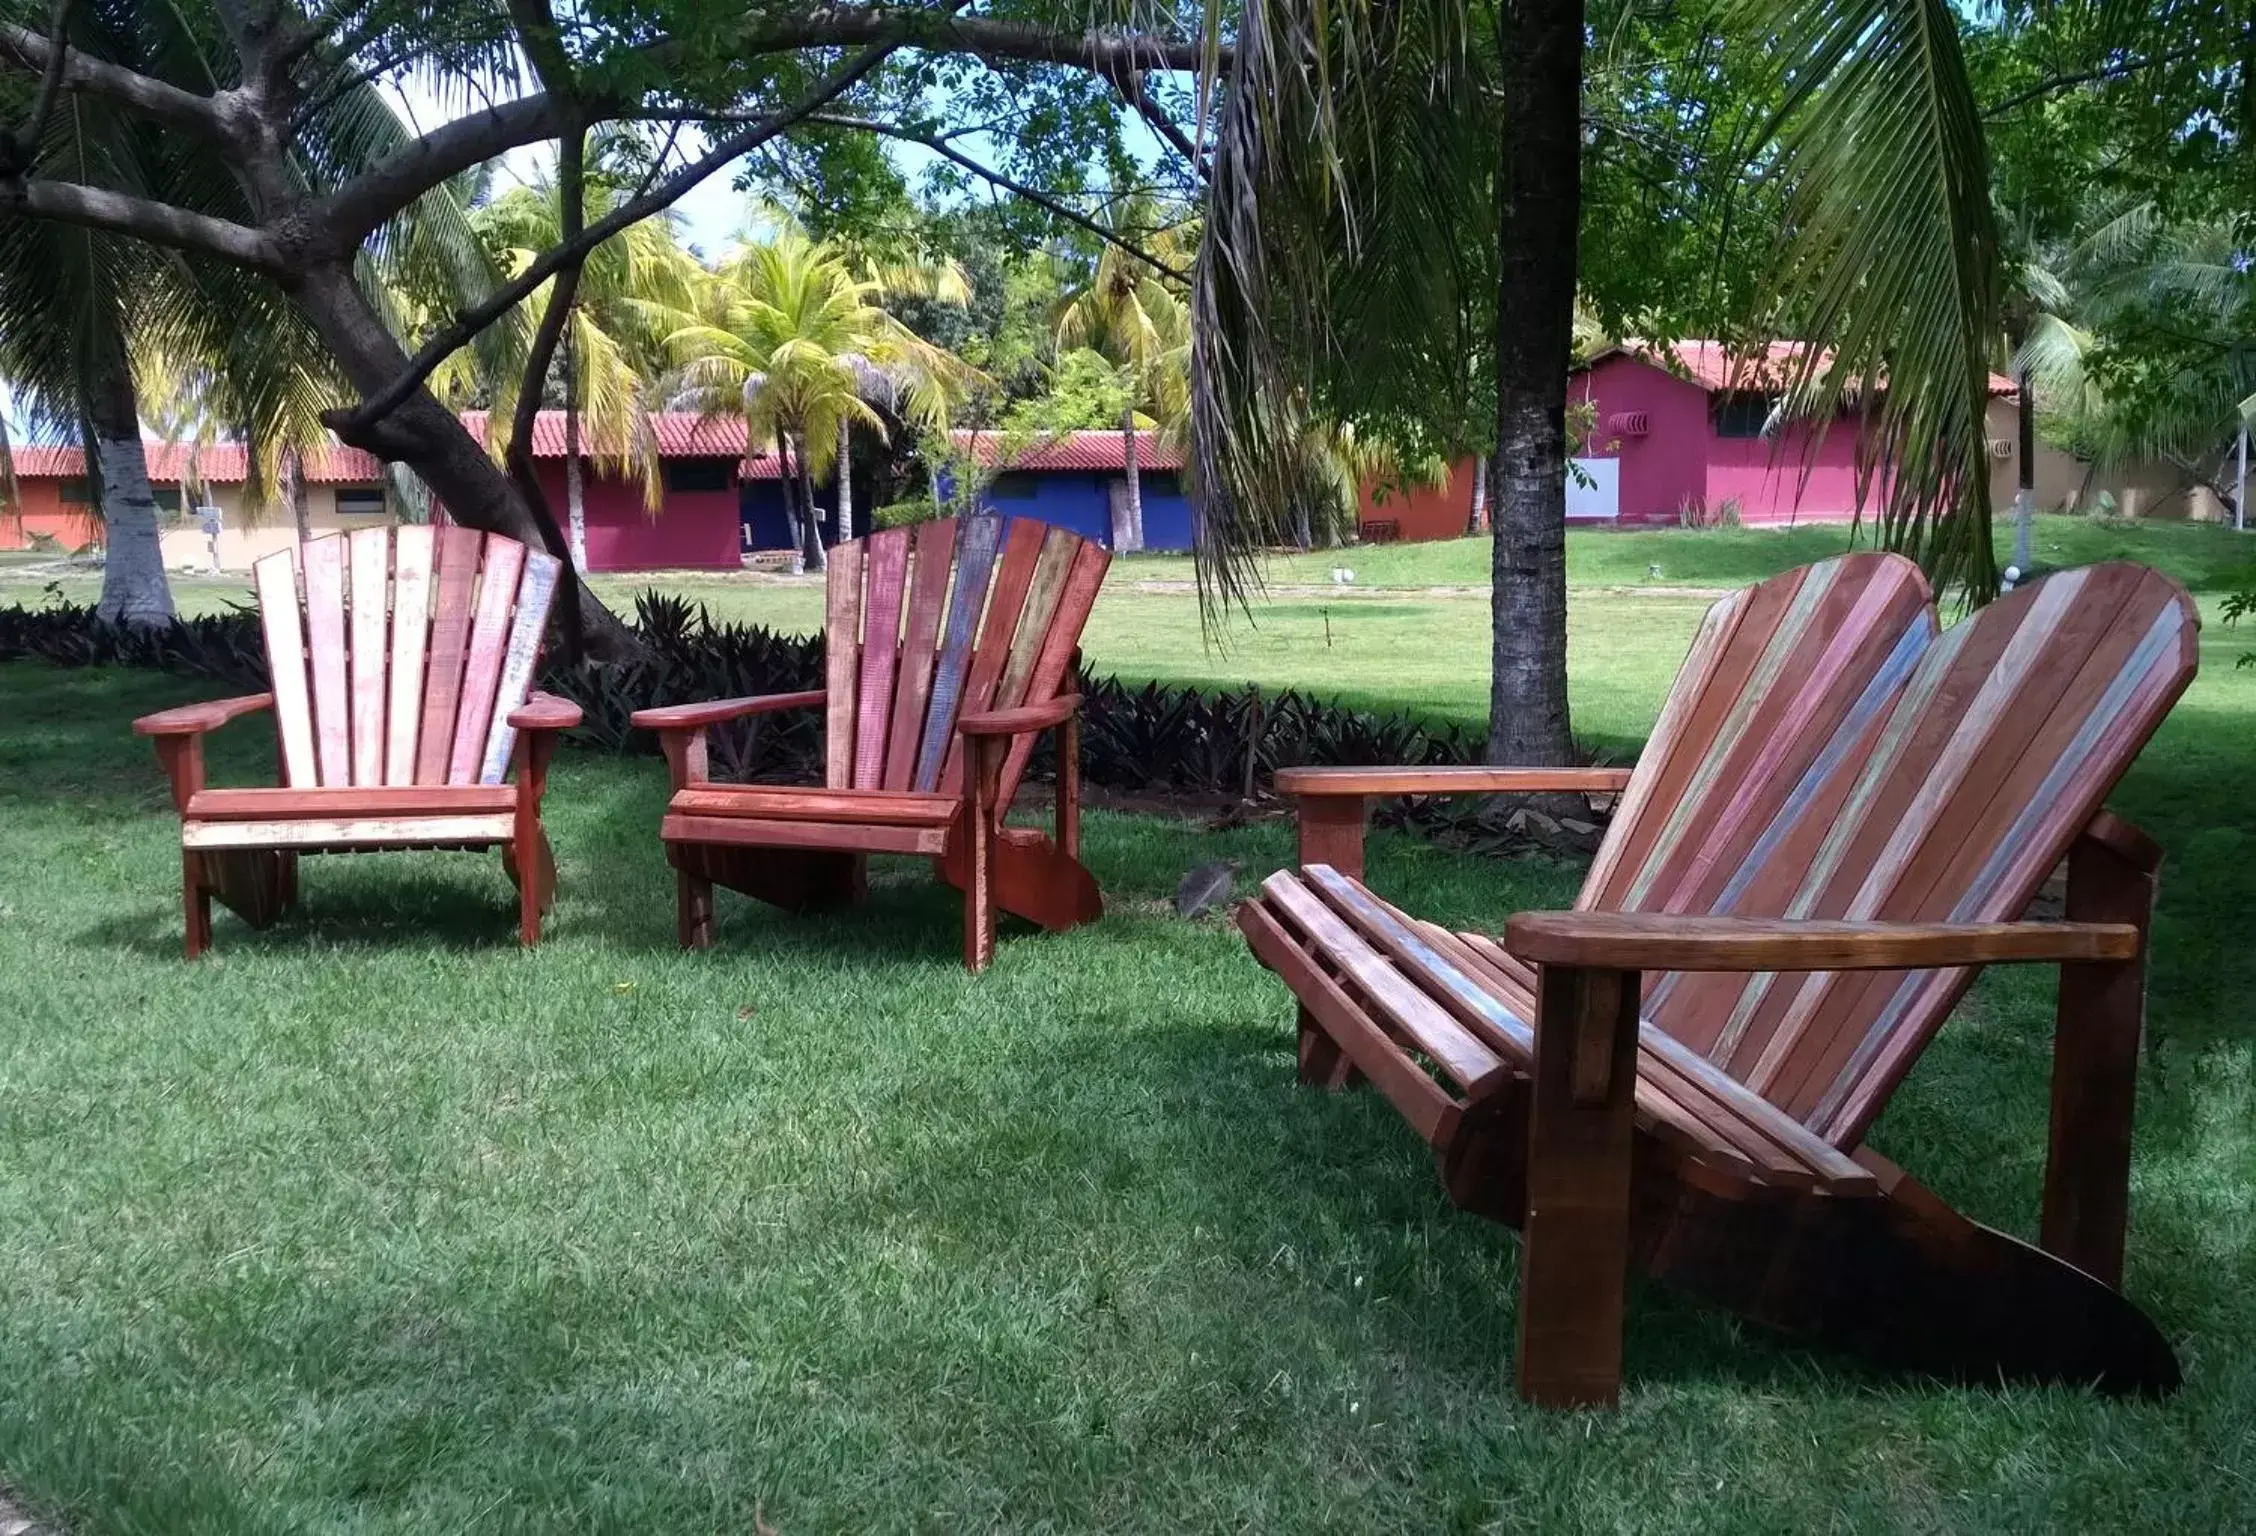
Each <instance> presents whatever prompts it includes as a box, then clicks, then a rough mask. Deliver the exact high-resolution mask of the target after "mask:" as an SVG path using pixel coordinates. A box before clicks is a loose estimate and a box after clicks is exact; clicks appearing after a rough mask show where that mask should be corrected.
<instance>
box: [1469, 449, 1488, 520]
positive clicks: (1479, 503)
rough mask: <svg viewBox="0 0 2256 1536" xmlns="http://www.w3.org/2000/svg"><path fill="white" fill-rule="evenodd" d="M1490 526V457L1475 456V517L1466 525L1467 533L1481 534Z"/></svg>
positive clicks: (1482, 454)
mask: <svg viewBox="0 0 2256 1536" xmlns="http://www.w3.org/2000/svg"><path fill="white" fill-rule="evenodd" d="M1487 526H1488V455H1487V454H1485V453H1481V454H1475V455H1474V456H1473V516H1472V520H1471V521H1470V522H1468V523H1467V524H1466V525H1465V531H1466V532H1467V533H1479V532H1480V531H1481V530H1482V529H1483V528H1486V527H1487Z"/></svg>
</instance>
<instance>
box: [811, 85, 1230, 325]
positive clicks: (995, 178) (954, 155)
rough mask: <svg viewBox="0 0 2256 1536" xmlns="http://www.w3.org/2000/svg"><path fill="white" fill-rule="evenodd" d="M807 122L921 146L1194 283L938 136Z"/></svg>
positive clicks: (820, 119) (857, 122)
mask: <svg viewBox="0 0 2256 1536" xmlns="http://www.w3.org/2000/svg"><path fill="white" fill-rule="evenodd" d="M807 121H809V122H811V123H820V124H822V125H824V126H825V127H830V128H852V129H858V130H859V131H861V132H863V133H874V134H877V135H878V136H879V137H881V138H887V139H899V140H900V141H901V142H902V143H904V144H921V145H923V146H924V147H925V148H926V149H929V150H931V151H932V152H933V153H934V154H936V155H938V156H940V157H941V158H942V159H943V160H949V161H953V162H954V163H955V164H957V165H960V166H962V167H963V168H964V169H965V170H967V171H969V172H971V173H972V175H974V176H977V177H979V178H980V179H981V180H983V181H987V182H992V183H993V184H994V185H996V186H998V187H1001V188H1002V189H1003V190H1004V191H1005V192H1009V193H1012V194H1014V195H1015V196H1018V197H1023V198H1025V199H1026V200H1027V201H1028V202H1030V203H1032V204H1034V205H1035V206H1036V207H1038V208H1043V209H1046V210H1048V211H1049V212H1050V213H1052V214H1054V215H1056V216H1057V217H1058V218H1061V219H1064V220H1065V221H1066V222H1067V223H1069V224H1072V225H1073V226H1075V227H1076V228H1078V229H1083V230H1086V231H1087V232H1088V233H1090V234H1092V235H1095V236H1096V237H1097V238H1098V239H1099V240H1102V241H1103V242H1104V243H1105V244H1107V245H1109V246H1112V247H1114V248H1115V249H1117V250H1119V251H1120V252H1121V253H1122V254H1124V255H1128V256H1133V257H1134V258H1135V259H1136V260H1138V261H1140V262H1142V263H1143V264H1144V265H1145V266H1147V267H1149V268H1151V269H1152V270H1153V271H1154V272H1157V273H1158V274H1159V275H1160V276H1161V277H1164V278H1169V279H1171V280H1173V281H1175V282H1178V283H1187V282H1189V281H1190V280H1191V274H1190V273H1188V272H1186V271H1184V270H1183V269H1182V268H1181V267H1174V266H1169V265H1168V264H1167V263H1166V262H1164V261H1161V260H1160V259H1159V258H1158V257H1156V256H1154V255H1152V254H1151V253H1150V252H1148V251H1143V250H1139V249H1137V248H1136V247H1135V246H1133V245H1130V244H1129V243H1128V242H1127V241H1125V240H1123V239H1121V238H1120V237H1119V236H1118V235H1115V234H1114V233H1113V232H1112V231H1110V230H1108V229H1106V228H1105V227H1104V226H1103V225H1102V224H1099V223H1098V222H1097V221H1096V220H1095V219H1092V218H1090V217H1089V216H1088V215H1087V214H1085V213H1082V212H1080V211H1078V210H1077V209H1074V208H1071V207H1068V206H1067V205H1066V204H1064V203H1061V202H1059V201H1058V200H1057V199H1056V198H1054V197H1050V196H1048V195H1047V194H1045V193H1042V192H1037V191H1036V190H1035V189H1034V188H1032V187H1030V186H1027V185H1026V184H1025V183H1024V182H1021V181H1014V180H1012V179H1011V178H1010V177H1008V176H1005V175H1004V174H1003V173H1002V172H1001V171H998V170H996V169H994V168H993V167H992V166H987V165H982V164H980V163H979V162H978V161H977V160H974V159H972V158H971V157H970V156H969V155H967V154H965V153H964V152H963V151H962V150H959V149H957V148H956V147H955V146H954V145H953V144H950V143H949V142H948V141H947V140H946V139H944V138H940V137H938V136H937V135H934V134H929V133H919V132H917V131H916V130H915V129H913V128H903V127H901V126H900V125H899V124H897V123H880V122H875V121H872V120H871V119H869V118H866V117H836V116H832V115H830V114H828V113H816V114H814V115H812V116H810V117H809V118H808V119H807Z"/></svg>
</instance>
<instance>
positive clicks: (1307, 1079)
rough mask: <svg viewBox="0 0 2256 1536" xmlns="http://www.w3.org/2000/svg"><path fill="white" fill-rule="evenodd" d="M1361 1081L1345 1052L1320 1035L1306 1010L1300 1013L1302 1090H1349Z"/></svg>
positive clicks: (1312, 1015) (1322, 1033) (1326, 1035)
mask: <svg viewBox="0 0 2256 1536" xmlns="http://www.w3.org/2000/svg"><path fill="white" fill-rule="evenodd" d="M1362 1081H1363V1074H1362V1073H1360V1072H1358V1071H1356V1070H1355V1063H1354V1062H1352V1061H1350V1060H1348V1058H1347V1052H1345V1051H1343V1050H1341V1049H1340V1048H1339V1043H1338V1042H1337V1041H1335V1040H1334V1039H1333V1038H1332V1037H1331V1036H1330V1035H1328V1034H1326V1033H1324V1026H1323V1025H1321V1024H1319V1023H1317V1022H1316V1016H1315V1015H1314V1014H1312V1013H1310V1012H1309V1011H1308V1009H1307V1008H1306V1006H1303V1007H1302V1008H1301V1010H1300V1082H1301V1086H1302V1087H1304V1088H1325V1089H1337V1088H1352V1087H1354V1086H1355V1085H1356V1084H1357V1083H1360V1082H1362Z"/></svg>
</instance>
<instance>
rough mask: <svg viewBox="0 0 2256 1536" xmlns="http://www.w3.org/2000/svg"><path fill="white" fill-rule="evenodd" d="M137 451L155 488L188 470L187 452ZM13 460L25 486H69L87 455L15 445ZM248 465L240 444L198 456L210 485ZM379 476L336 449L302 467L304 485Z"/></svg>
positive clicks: (211, 446) (157, 447)
mask: <svg viewBox="0 0 2256 1536" xmlns="http://www.w3.org/2000/svg"><path fill="white" fill-rule="evenodd" d="M141 446H142V449H143V451H144V452H145V453H146V454H147V455H148V459H149V479H150V480H151V481H152V482H154V483H155V484H158V485H178V484H179V483H180V477H181V476H182V474H184V473H185V472H186V471H187V468H188V456H189V449H188V446H187V445H186V444H183V443H151V442H144V443H143V444H142V445H141ZM15 460H16V474H17V476H18V477H20V478H22V479H26V480H72V479H76V478H77V477H79V476H80V475H83V474H85V473H86V455H85V453H84V452H83V451H82V450H81V449H79V448H77V447H76V446H72V445H66V444H52V443H21V444H18V445H16V448H15ZM249 462H250V461H249V455H248V454H247V453H246V452H245V451H244V449H243V445H242V444H241V443H207V444H206V445H205V446H204V447H203V448H202V449H201V450H200V451H199V452H198V455H197V468H198V469H199V470H200V471H201V472H202V474H203V477H204V479H205V481H206V482H207V483H209V484H212V485H240V484H242V483H243V481H244V480H245V479H246V478H247V477H248V474H247V472H248V469H249ZM382 473H383V465H382V463H380V462H379V461H378V460H377V458H376V456H375V455H374V454H372V453H363V452H361V451H360V450H359V449H358V448H347V447H344V446H343V445H341V444H338V445H333V446H331V447H330V449H329V450H328V451H327V452H326V453H317V454H313V455H311V456H309V457H308V458H307V459H306V461H305V478H306V483H307V484H308V485H373V484H375V483H376V481H377V480H378V479H379V478H380V477H381V475H382Z"/></svg>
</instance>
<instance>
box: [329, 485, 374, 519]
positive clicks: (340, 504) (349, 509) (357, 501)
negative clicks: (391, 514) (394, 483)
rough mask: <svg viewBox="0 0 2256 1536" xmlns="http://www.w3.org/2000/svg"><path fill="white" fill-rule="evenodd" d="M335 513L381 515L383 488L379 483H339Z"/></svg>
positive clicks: (357, 515) (342, 515)
mask: <svg viewBox="0 0 2256 1536" xmlns="http://www.w3.org/2000/svg"><path fill="white" fill-rule="evenodd" d="M337 515H338V516H339V517H382V516H383V515H384V488H383V487H382V486H380V485H340V486H339V487H337Z"/></svg>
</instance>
